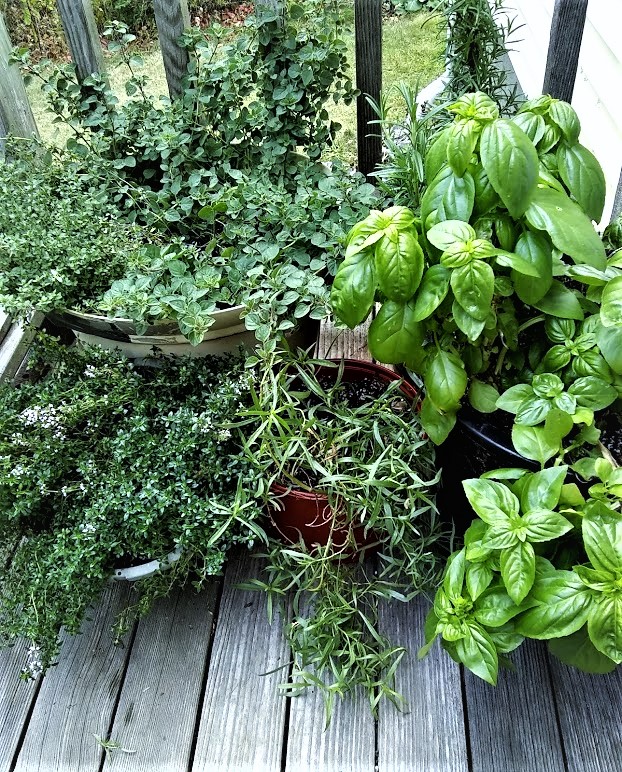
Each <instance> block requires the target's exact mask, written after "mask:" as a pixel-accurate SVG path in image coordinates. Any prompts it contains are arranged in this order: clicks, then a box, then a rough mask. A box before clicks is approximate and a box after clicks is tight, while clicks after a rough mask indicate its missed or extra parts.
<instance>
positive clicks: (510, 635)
mask: <svg viewBox="0 0 622 772" xmlns="http://www.w3.org/2000/svg"><path fill="white" fill-rule="evenodd" d="M488 634H489V635H490V640H491V641H492V642H493V643H494V644H495V646H496V647H497V653H498V654H509V653H510V652H511V651H514V650H515V649H518V647H519V646H520V645H521V643H522V642H523V641H524V640H525V638H524V636H522V635H518V633H516V632H514V625H513V624H512V623H511V622H510V623H508V624H507V625H503V627H501V628H500V629H498V630H489V631H488Z"/></svg>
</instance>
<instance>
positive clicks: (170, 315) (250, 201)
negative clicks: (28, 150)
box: [14, 0, 378, 343]
mask: <svg viewBox="0 0 622 772" xmlns="http://www.w3.org/2000/svg"><path fill="white" fill-rule="evenodd" d="M246 28H247V32H246V33H245V34H243V35H239V36H236V37H234V38H231V36H228V35H227V33H226V31H225V30H224V28H222V27H219V26H214V27H212V28H210V30H209V31H208V32H207V33H206V34H203V33H202V32H200V31H199V30H196V29H194V30H191V31H189V32H188V34H187V35H186V36H185V38H184V40H185V45H186V46H187V48H188V50H189V52H190V53H191V57H190V64H189V69H188V73H187V75H186V77H185V79H184V81H183V86H182V93H181V95H180V96H179V98H178V99H175V100H174V101H172V102H171V101H170V100H169V99H168V98H164V97H162V98H161V99H160V100H159V101H156V100H154V99H152V98H151V97H149V96H148V95H147V90H146V87H147V84H146V81H145V79H144V78H143V77H142V76H140V75H139V74H138V70H137V67H138V64H139V62H138V60H137V57H134V56H132V55H131V53H130V50H129V48H128V46H130V44H131V43H132V41H133V39H134V37H133V35H131V34H130V33H129V32H128V31H127V28H126V26H125V25H123V24H121V23H118V22H112V23H111V24H110V25H109V27H108V29H107V31H106V34H107V35H108V36H109V40H110V42H109V49H110V50H111V51H113V52H116V53H117V54H118V55H119V56H120V57H121V59H122V60H123V62H124V63H125V65H126V66H127V67H128V69H129V72H130V76H131V77H130V78H129V80H128V81H127V83H126V91H127V94H128V96H129V99H128V100H127V101H125V102H123V103H121V102H120V101H119V99H118V98H117V96H116V95H115V94H114V93H113V91H112V90H111V88H110V86H109V84H108V82H107V80H106V79H105V77H104V76H100V75H93V76H91V77H89V78H87V79H86V80H85V81H84V83H82V84H80V83H78V81H77V79H76V75H75V70H74V68H73V66H72V65H60V66H55V67H54V68H53V69H52V71H51V74H50V73H49V72H48V71H47V70H46V69H45V67H46V65H44V64H39V65H33V64H31V63H30V61H29V58H28V54H27V52H24V51H16V52H15V53H14V59H15V61H19V62H20V64H21V66H22V68H23V69H24V71H25V72H26V73H27V74H28V77H31V78H38V79H40V80H41V82H42V88H43V90H44V92H45V93H46V95H47V97H48V100H49V104H50V108H51V110H52V111H53V112H54V113H55V115H56V116H57V120H59V121H64V122H66V123H67V124H68V125H69V126H70V127H71V129H72V131H73V134H74V136H73V137H72V138H71V140H70V141H69V142H68V150H67V152H66V153H64V154H63V155H62V163H63V165H64V167H65V168H66V169H67V173H68V174H71V173H74V174H77V175H78V176H79V177H80V179H81V180H82V181H83V183H84V186H85V190H86V191H88V192H89V194H90V195H91V196H94V197H96V198H103V199H104V200H107V201H110V202H111V205H112V203H113V204H114V205H116V207H117V208H118V216H119V217H121V218H122V219H123V220H127V221H129V222H130V223H134V224H135V225H137V226H138V225H139V226H142V233H143V234H144V239H145V241H148V242H151V243H152V246H150V247H148V248H146V249H144V250H140V251H139V252H138V253H137V254H136V255H133V256H132V257H131V259H125V260H123V263H125V265H126V269H125V270H124V271H123V272H121V273H113V274H112V275H111V276H110V280H109V283H108V286H105V285H104V286H103V287H97V289H96V291H91V290H90V288H89V287H87V286H85V288H84V289H85V294H86V298H85V299H84V300H83V301H82V303H83V304H84V305H86V307H87V308H88V309H92V310H97V311H103V312H105V313H108V314H114V315H118V316H128V317H130V318H131V319H132V320H134V322H135V323H136V325H137V326H138V328H139V329H140V330H144V329H145V328H146V327H147V326H148V325H150V324H152V323H154V322H156V321H158V320H161V319H174V320H176V321H178V323H179V326H180V330H181V332H182V334H184V335H185V336H186V337H187V338H188V339H189V340H190V341H191V342H192V343H199V342H200V341H201V339H202V337H203V335H204V334H205V332H206V331H207V329H208V328H209V326H210V324H211V323H212V317H211V313H212V312H213V311H214V309H215V308H217V307H218V306H219V305H222V304H232V305H240V304H242V305H244V306H245V312H244V313H245V315H246V323H247V326H248V329H250V330H255V331H256V333H257V337H258V339H259V341H260V342H261V343H265V342H266V341H267V340H268V338H269V337H270V336H272V337H275V336H278V334H280V333H282V332H285V331H286V330H288V329H291V328H292V327H293V326H294V325H295V324H296V323H297V320H298V319H300V318H301V317H303V316H307V315H310V316H311V317H313V318H316V319H317V318H321V317H322V316H325V315H326V313H327V293H328V290H327V287H326V281H327V279H328V278H329V277H330V275H331V274H334V272H335V265H336V256H335V249H336V246H337V244H338V243H339V242H340V241H341V240H342V239H343V238H344V235H345V233H347V231H348V229H349V228H350V227H351V226H352V225H353V224H354V223H355V222H356V221H357V220H358V219H360V218H361V217H362V216H364V215H365V214H366V213H367V212H368V211H369V207H370V205H371V204H372V203H373V202H374V201H377V200H378V194H377V192H376V191H375V190H374V189H373V187H372V186H371V185H369V184H367V183H366V182H365V180H364V179H363V177H362V176H361V175H358V174H356V173H353V172H351V171H350V170H349V169H346V168H345V167H344V166H343V165H341V164H340V163H338V162H335V163H333V164H331V165H330V167H327V166H326V165H324V164H322V163H320V162H319V161H318V160H316V159H317V158H318V157H319V155H320V153H321V152H322V151H323V150H324V149H325V148H326V147H327V146H328V145H329V144H330V142H332V137H333V135H334V132H335V131H336V130H337V127H336V126H334V125H331V124H330V123H329V122H327V114H326V112H325V109H324V103H325V102H326V100H327V99H328V98H329V97H334V98H335V99H336V100H339V99H341V98H344V99H346V100H348V99H349V98H351V96H352V93H353V92H352V89H351V84H350V82H349V80H348V77H347V73H346V69H345V68H346V62H345V59H344V54H343V43H342V41H341V39H340V37H339V32H340V30H341V25H340V23H339V21H338V19H337V17H336V8H334V7H333V6H332V5H323V4H321V3H318V2H315V0H309V2H305V4H303V5H302V6H301V5H296V4H290V5H288V7H287V12H286V13H285V15H284V16H283V17H282V18H281V17H279V18H273V16H271V15H270V13H269V12H268V11H265V12H264V11H262V13H261V15H260V16H258V17H257V18H256V19H254V20H253V19H249V20H247V24H246ZM299 150H302V151H304V152H302V153H301V152H298V151H299ZM41 240H42V241H43V239H41ZM167 242H170V243H167ZM33 268H34V269H35V270H37V269H38V265H35V266H32V265H29V261H28V260H26V261H25V262H24V274H27V273H28V271H29V270H30V271H32V270H33ZM83 278H84V277H83ZM39 281H40V279H39ZM83 283H84V284H85V283H86V282H84V281H83ZM28 286H29V285H28V284H25V285H24V294H27V289H28ZM72 300H73V301H74V307H75V300H74V299H73V298H72ZM76 300H79V299H76ZM85 301H88V302H85ZM30 302H31V304H32V302H33V301H32V300H31V301H30ZM48 307H53V304H52V302H50V303H49V304H48ZM45 310H48V308H46V309H45Z"/></svg>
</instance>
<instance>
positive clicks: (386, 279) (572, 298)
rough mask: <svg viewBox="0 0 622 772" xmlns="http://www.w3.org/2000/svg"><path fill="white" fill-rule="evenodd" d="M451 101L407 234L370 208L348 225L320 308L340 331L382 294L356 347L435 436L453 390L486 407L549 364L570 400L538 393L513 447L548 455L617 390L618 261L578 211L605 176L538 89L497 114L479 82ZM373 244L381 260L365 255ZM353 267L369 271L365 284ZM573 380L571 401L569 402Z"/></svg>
mask: <svg viewBox="0 0 622 772" xmlns="http://www.w3.org/2000/svg"><path fill="white" fill-rule="evenodd" d="M449 110H450V111H451V112H453V113H454V114H455V119H454V121H453V123H452V124H451V125H449V126H447V127H445V128H444V129H442V130H441V131H440V132H439V133H438V134H437V135H436V136H435V137H434V138H433V139H432V141H431V142H430V143H429V146H428V150H427V153H426V155H425V159H424V160H423V174H424V177H425V180H426V182H427V183H428V184H427V187H426V188H424V189H423V194H422V195H420V196H419V198H415V203H416V202H417V201H420V217H418V216H417V215H416V212H417V211H418V210H416V209H415V210H408V209H406V210H405V211H402V212H401V216H402V218H403V220H404V222H409V223H410V224H409V228H410V229H411V233H412V236H411V237H410V238H409V239H405V238H404V237H403V236H401V235H399V236H398V233H399V229H398V228H396V227H395V226H391V227H392V228H393V230H391V231H390V232H389V231H388V230H387V225H386V224H385V221H384V219H383V217H385V218H386V217H389V219H390V214H388V213H390V212H391V211H393V210H388V212H387V213H385V215H383V214H382V213H379V212H378V213H376V212H373V213H372V214H371V215H370V216H369V217H368V218H366V219H365V220H363V221H362V222H360V223H359V224H357V225H356V226H355V227H354V228H353V229H352V230H351V232H350V234H349V236H348V241H347V246H346V256H345V260H344V262H343V263H342V264H341V266H340V268H339V270H338V272H337V275H336V277H335V282H334V284H333V290H332V295H331V302H332V305H333V310H334V312H335V314H336V315H337V317H338V318H339V319H340V320H341V321H343V322H345V323H346V324H348V325H349V326H354V325H355V324H358V323H360V321H362V320H363V319H364V318H365V317H366V315H367V313H368V312H369V309H370V308H371V307H372V306H373V304H374V303H375V302H378V301H379V302H381V303H383V305H382V306H381V308H380V310H379V311H378V313H377V315H376V318H375V319H374V321H373V323H372V325H371V328H370V331H369V345H370V348H371V350H372V352H373V353H374V356H375V357H376V358H377V359H379V360H380V361H384V362H389V363H392V364H397V363H402V364H405V365H406V366H407V367H409V368H410V369H411V370H412V371H414V372H415V373H416V374H417V375H419V376H420V377H421V378H422V379H423V382H424V384H425V387H426V399H425V401H424V404H423V409H422V417H423V422H424V426H425V428H426V431H427V432H428V433H429V435H430V436H431V437H432V438H433V439H434V441H435V442H442V441H443V440H444V439H445V437H446V436H447V433H448V432H449V431H450V430H451V428H452V427H453V425H454V422H455V415H456V412H457V411H458V409H459V407H460V404H461V402H462V400H463V398H464V397H465V395H466V396H468V399H469V401H470V402H471V404H472V405H473V406H474V407H476V408H478V409H481V408H482V407H483V408H484V410H485V411H487V412H491V411H492V410H494V400H493V399H492V396H491V395H492V394H494V393H496V392H500V391H503V390H504V389H507V388H508V387H516V388H522V385H525V384H528V383H529V382H530V381H531V379H532V378H533V377H534V375H536V376H540V375H542V374H544V373H557V374H558V375H559V377H560V378H561V379H562V381H563V384H562V386H565V387H567V388H568V389H569V390H570V394H571V398H568V397H567V396H566V397H565V398H564V400H565V401H563V404H562V405H557V404H556V405H552V403H551V405H550V406H549V405H548V403H547V409H546V411H544V412H542V411H540V412H541V413H542V414H541V415H539V417H538V418H537V420H534V421H530V422H526V421H525V420H523V419H524V415H523V412H521V413H520V418H519V419H517V424H518V426H517V428H516V430H515V444H516V447H517V448H518V449H519V452H521V453H523V454H524V455H526V456H527V457H528V458H532V459H536V460H538V461H540V462H541V463H544V462H545V461H546V460H548V459H550V458H552V457H553V456H554V455H556V454H557V453H558V452H561V450H562V445H561V441H562V439H563V438H564V437H565V436H566V435H567V434H568V433H569V432H570V430H571V429H572V428H573V424H582V425H584V426H585V427H587V428H588V429H589V428H590V427H592V426H593V418H594V417H593V411H594V410H600V409H602V408H604V407H606V406H607V405H608V404H611V402H613V401H614V400H615V398H616V397H617V395H618V394H619V393H620V392H619V383H620V374H621V372H622V371H620V366H621V365H622V361H620V357H619V355H618V353H617V352H618V350H619V345H620V343H621V342H622V339H621V335H622V333H621V327H620V320H621V319H622V315H621V314H620V308H622V301H620V297H619V296H621V295H622V293H621V292H620V282H621V281H622V276H621V275H620V267H619V265H620V260H619V256H618V255H616V254H613V255H612V256H610V257H609V258H607V256H606V253H605V248H604V246H603V243H602V241H601V239H600V237H599V236H598V233H597V232H596V230H595V229H594V226H593V224H592V222H591V220H590V215H592V216H593V215H596V216H598V217H600V214H601V212H602V206H603V203H604V183H603V181H602V179H601V175H599V174H598V172H597V169H596V167H595V166H594V161H593V158H592V157H589V156H587V155H586V154H585V153H584V152H583V150H581V149H580V148H581V146H580V145H579V143H578V136H579V129H580V126H579V120H578V117H577V116H576V113H575V112H574V111H573V109H572V107H570V105H567V104H565V103H562V102H559V101H558V100H554V99H551V97H539V98H537V99H535V100H532V101H530V102H526V103H525V104H524V105H523V106H522V107H521V109H520V111H519V113H518V114H517V116H516V117H515V118H514V119H512V120H508V119H506V118H501V117H500V116H499V109H498V107H497V105H496V104H495V103H494V102H493V100H491V99H490V98H489V97H488V96H487V95H486V94H483V93H480V92H477V93H472V94H465V95H463V96H461V97H460V98H459V99H457V100H456V102H454V103H453V104H452V105H451V106H450V107H449ZM562 158H563V159H565V160H564V161H563V163H562V162H560V159H562ZM569 158H571V159H572V160H571V161H568V159H569ZM564 164H565V166H564ZM558 166H559V168H558ZM562 166H564V169H565V171H562ZM416 179H417V183H418V184H420V182H421V180H422V177H421V167H419V171H418V172H417V177H416ZM419 190H421V189H419ZM398 191H399V193H400V194H401V193H402V191H403V186H402V185H401V182H400V180H399V179H398ZM582 204H584V205H585V206H587V207H588V209H589V213H590V214H589V215H588V214H586V213H585V212H584V211H583V210H582V208H581V206H582ZM402 209H403V208H402ZM391 239H392V241H391ZM386 240H389V241H390V242H391V244H392V247H391V250H392V251H391V253H390V254H391V256H392V258H391V261H388V260H387V258H386V257H384V256H383V254H381V253H380V252H379V250H380V249H381V247H380V246H379V245H382V244H383V243H384V242H385V241H386ZM422 250H423V251H422ZM387 254H388V253H387ZM393 254H395V256H393ZM422 259H423V262H424V270H423V274H421V272H420V270H421V269H420V264H421V261H422ZM353 261H355V262H356V270H355V269H354V265H353ZM359 266H372V267H373V272H374V273H373V276H374V277H375V281H372V280H371V278H370V276H371V274H369V275H368V274H364V273H363V272H362V270H361V269H360V268H359ZM406 267H408V270H406ZM389 269H390V270H389ZM366 270H367V269H366ZM408 271H410V273H409V272H408ZM411 275H412V276H413V277H414V276H415V275H416V278H417V281H416V282H415V280H414V279H413V278H411ZM363 279H364V280H363ZM372 287H373V288H374V292H373V294H372V291H371V290H372ZM413 288H414V289H413ZM586 378H587V379H594V380H589V381H585V380H584V379H586ZM575 381H577V385H576V386H574V385H573V384H574V382H575ZM560 383H561V381H560ZM470 384H477V385H476V386H475V388H471V386H470ZM573 389H577V390H578V391H580V392H581V399H582V400H583V401H584V402H585V404H578V403H577V404H575V401H573V400H574V393H573ZM484 391H485V392H486V394H487V398H483V394H484ZM588 392H590V393H589V394H588ZM536 401H537V400H536ZM571 403H572V404H571ZM530 404H531V403H530ZM538 404H540V403H538ZM549 407H551V408H554V411H552V412H551V415H550V416H549ZM526 409H527V408H525V410H526ZM530 409H531V408H530ZM521 410H522V408H521ZM514 412H515V411H514ZM560 412H561V413H563V414H564V415H562V416H560ZM545 413H546V414H545ZM568 420H570V424H569V423H568ZM541 422H544V423H545V426H540V425H539V424H540V423H541ZM588 436H591V435H586V434H585V433H580V437H576V436H575V437H574V438H573V442H582V441H587V437H588ZM591 441H595V440H594V439H593V438H592V440H591ZM575 446H576V445H573V447H575ZM566 450H568V448H566Z"/></svg>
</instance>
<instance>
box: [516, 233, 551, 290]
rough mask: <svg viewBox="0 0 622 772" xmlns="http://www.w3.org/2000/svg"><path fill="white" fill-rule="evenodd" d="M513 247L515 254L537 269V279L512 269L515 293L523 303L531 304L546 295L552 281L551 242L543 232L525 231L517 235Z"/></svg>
mask: <svg viewBox="0 0 622 772" xmlns="http://www.w3.org/2000/svg"><path fill="white" fill-rule="evenodd" d="M514 249H515V251H516V254H517V255H519V256H520V257H522V258H523V260H526V261H528V262H529V263H531V265H532V266H533V267H534V268H535V270H536V271H537V274H538V278H537V279H532V278H531V277H529V276H525V275H524V274H522V273H518V272H517V271H512V281H513V282H514V289H515V290H516V294H517V295H518V297H519V298H520V299H521V300H522V301H523V303H529V304H530V305H533V303H537V302H538V300H541V299H542V298H543V297H544V296H545V295H546V293H547V292H548V290H549V288H550V286H551V284H552V282H553V254H552V250H551V244H550V242H549V240H548V238H547V237H546V236H545V235H544V234H542V233H534V232H533V231H525V232H524V233H522V234H521V235H520V236H519V237H518V241H517V242H516V246H515V247H514Z"/></svg>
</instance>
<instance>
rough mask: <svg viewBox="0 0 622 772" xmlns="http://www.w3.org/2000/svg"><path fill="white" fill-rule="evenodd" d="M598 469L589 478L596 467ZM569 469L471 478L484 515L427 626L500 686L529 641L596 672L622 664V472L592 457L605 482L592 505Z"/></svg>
mask: <svg viewBox="0 0 622 772" xmlns="http://www.w3.org/2000/svg"><path fill="white" fill-rule="evenodd" d="M588 466H591V467H594V468H593V469H591V472H587V467H588ZM567 469H568V468H567V467H566V466H557V467H551V468H548V469H545V470H543V471H541V472H537V473H527V472H525V471H524V470H516V469H502V470H497V471H496V472H494V473H489V475H490V476H493V475H494V476H495V477H496V478H497V479H496V480H493V479H487V478H486V477H482V478H479V479H472V480H465V481H464V483H463V485H464V489H465V492H466V495H467V498H468V500H469V503H470V504H471V506H472V508H473V509H474V510H475V512H476V513H477V515H478V518H477V519H475V520H474V521H473V523H472V524H471V526H470V527H469V529H468V530H467V532H466V535H465V546H464V547H463V549H461V550H460V551H459V552H455V553H454V554H453V555H451V557H450V558H449V560H448V564H447V567H446V571H445V575H444V579H443V582H442V585H441V587H440V588H439V589H438V591H437V593H436V597H435V599H434V606H433V608H432V609H431V610H430V612H429V614H428V617H427V620H426V625H425V633H426V645H425V646H424V647H423V648H422V649H421V651H420V656H425V655H426V654H427V653H428V651H429V650H430V648H431V646H432V644H433V642H434V641H435V640H436V638H440V641H441V645H442V647H443V648H444V649H445V650H446V651H447V652H448V654H449V655H450V656H451V657H452V659H454V660H455V661H456V662H461V663H463V664H464V665H465V666H466V667H467V668H469V670H471V671H472V672H473V673H475V674H476V675H478V676H479V677H480V678H483V679H484V680H485V681H488V682H489V683H491V684H495V683H496V681H497V676H498V670H499V666H500V664H504V663H505V661H506V660H505V655H507V654H508V653H510V652H511V651H513V650H515V649H516V648H518V647H519V646H520V645H521V643H522V642H523V640H525V639H526V638H534V639H538V640H547V641H549V648H550V650H551V651H552V653H553V654H555V655H556V656H557V657H558V658H559V659H561V660H562V661H563V662H565V663H566V664H569V665H573V666H575V667H577V668H579V669H581V670H584V671H586V672H591V673H608V672H610V671H612V670H613V669H615V667H616V666H617V665H619V664H620V662H622V516H621V515H620V510H619V501H620V497H619V493H620V490H621V489H622V485H621V483H622V470H620V469H613V468H612V467H611V466H610V465H609V464H608V462H606V461H605V460H604V459H599V460H598V461H594V460H593V459H589V460H588V459H586V460H585V464H584V469H583V471H584V472H586V473H588V474H593V475H594V476H596V477H597V478H598V480H599V482H598V483H596V484H595V485H593V486H592V487H590V488H589V490H588V497H587V499H586V498H584V497H583V495H582V494H581V492H580V491H579V489H578V487H577V486H576V485H575V484H572V483H567V482H566V473H567Z"/></svg>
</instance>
